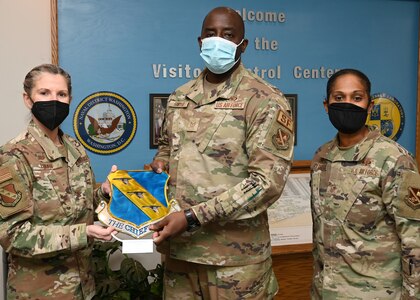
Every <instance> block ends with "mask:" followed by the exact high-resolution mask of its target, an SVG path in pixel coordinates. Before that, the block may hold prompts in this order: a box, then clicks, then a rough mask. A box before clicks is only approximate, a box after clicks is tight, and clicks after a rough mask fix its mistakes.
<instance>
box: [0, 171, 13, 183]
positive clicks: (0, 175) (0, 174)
mask: <svg viewBox="0 0 420 300" xmlns="http://www.w3.org/2000/svg"><path fill="white" fill-rule="evenodd" d="M10 179H12V174H11V173H10V171H9V169H0V183H3V182H5V181H7V180H10Z"/></svg>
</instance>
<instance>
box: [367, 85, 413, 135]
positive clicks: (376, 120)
mask: <svg viewBox="0 0 420 300" xmlns="http://www.w3.org/2000/svg"><path fill="white" fill-rule="evenodd" d="M372 101H373V108H372V111H371V113H370V115H369V116H368V120H367V122H366V124H367V125H375V126H377V127H378V128H379V129H380V130H381V133H382V134H383V135H384V136H387V137H389V138H391V139H393V140H395V141H396V140H398V138H399V137H400V135H401V133H402V131H403V129H404V123H405V115H404V110H403V108H402V106H401V104H400V102H399V101H398V100H397V99H396V98H395V97H392V96H390V95H387V94H385V93H378V94H374V95H372Z"/></svg>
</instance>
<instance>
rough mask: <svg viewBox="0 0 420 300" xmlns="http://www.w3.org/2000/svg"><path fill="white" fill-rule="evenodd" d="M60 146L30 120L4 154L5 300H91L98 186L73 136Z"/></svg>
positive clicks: (0, 203)
mask: <svg viewBox="0 0 420 300" xmlns="http://www.w3.org/2000/svg"><path fill="white" fill-rule="evenodd" d="M61 138H62V140H63V143H64V146H62V147H57V146H55V145H54V143H53V142H52V141H51V140H50V139H49V138H48V137H47V136H46V135H45V134H44V133H43V132H42V130H41V129H40V128H39V127H37V125H35V123H33V122H30V124H29V126H28V129H27V131H26V132H24V133H23V134H22V135H20V136H18V137H17V138H15V139H14V140H12V141H10V142H9V143H7V144H6V145H4V146H2V147H1V148H0V166H1V167H0V244H1V246H2V247H3V248H4V249H5V251H6V252H7V253H8V266H9V270H8V285H7V287H8V289H7V298H8V299H13V300H15V299H60V300H64V299H91V298H92V297H93V295H94V291H95V286H94V281H93V277H92V270H91V265H90V257H89V256H90V254H91V241H90V240H88V238H87V236H86V225H87V224H92V223H93V198H94V190H93V187H94V185H95V181H94V177H93V173H92V170H91V168H90V162H89V158H88V157H87V155H86V152H85V151H84V149H83V147H82V146H81V145H80V144H79V142H77V141H76V140H74V139H72V138H71V137H69V136H68V135H62V136H61Z"/></svg>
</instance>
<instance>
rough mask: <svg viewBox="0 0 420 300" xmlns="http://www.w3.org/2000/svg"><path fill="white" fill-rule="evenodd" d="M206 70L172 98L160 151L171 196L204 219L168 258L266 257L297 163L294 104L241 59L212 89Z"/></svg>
mask: <svg viewBox="0 0 420 300" xmlns="http://www.w3.org/2000/svg"><path fill="white" fill-rule="evenodd" d="M206 72H207V71H206V70H205V71H204V72H203V73H202V74H201V75H200V76H199V77H198V78H197V79H196V80H192V81H190V82H188V83H187V84H185V85H184V86H182V87H180V88H179V89H177V90H176V91H175V92H174V93H173V94H172V95H171V96H170V97H169V99H168V104H167V110H166V115H165V122H164V125H163V130H162V138H161V139H160V141H159V149H158V153H157V155H156V156H155V159H159V160H163V161H165V162H167V163H168V166H169V174H170V176H171V179H170V182H169V197H170V198H175V199H176V200H177V201H178V202H179V204H180V206H181V207H182V208H187V207H191V208H192V209H193V210H194V212H195V214H196V216H197V218H198V219H199V221H200V223H201V224H202V226H201V228H200V229H199V230H198V231H196V232H194V233H193V234H189V233H185V234H183V235H182V236H180V237H177V238H173V239H171V240H170V242H169V251H170V256H171V257H172V258H174V259H178V260H184V261H189V262H193V263H198V264H204V265H215V266H216V265H217V266H243V265H250V264H256V263H261V262H264V261H266V260H267V259H268V258H269V257H270V254H271V246H270V235H269V230H268V219H267V213H266V210H267V208H268V207H269V206H270V205H271V204H273V203H274V202H275V201H276V200H277V199H278V198H279V197H280V194H281V192H282V190H283V188H284V185H285V182H286V179H287V176H288V174H289V172H290V168H291V163H292V154H293V145H294V134H293V121H292V119H291V116H290V115H291V114H290V106H289V104H288V101H287V99H286V98H285V97H284V96H283V94H282V93H281V92H280V91H279V90H278V89H276V88H275V87H273V86H271V85H269V84H268V83H266V82H265V81H263V80H262V79H260V78H259V77H257V76H255V75H254V74H252V73H251V72H250V71H248V70H246V69H245V68H244V67H243V66H242V65H241V66H239V67H238V68H237V69H236V70H235V71H234V73H233V74H232V76H231V77H230V78H229V79H228V80H227V81H225V82H223V83H221V84H219V85H216V86H213V87H212V89H211V90H209V91H208V93H206V92H205V91H204V87H203V86H204V80H205V76H206ZM249 276H251V277H252V276H253V275H252V274H249Z"/></svg>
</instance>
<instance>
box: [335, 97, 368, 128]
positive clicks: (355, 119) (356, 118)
mask: <svg viewBox="0 0 420 300" xmlns="http://www.w3.org/2000/svg"><path fill="white" fill-rule="evenodd" d="M328 117H329V118H330V121H331V123H332V124H333V126H334V127H335V128H336V129H337V130H338V131H339V132H342V133H355V132H357V131H359V130H360V129H361V128H362V127H363V126H364V125H365V123H366V119H367V109H366V108H362V107H360V106H357V105H354V104H351V103H331V104H329V105H328Z"/></svg>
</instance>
